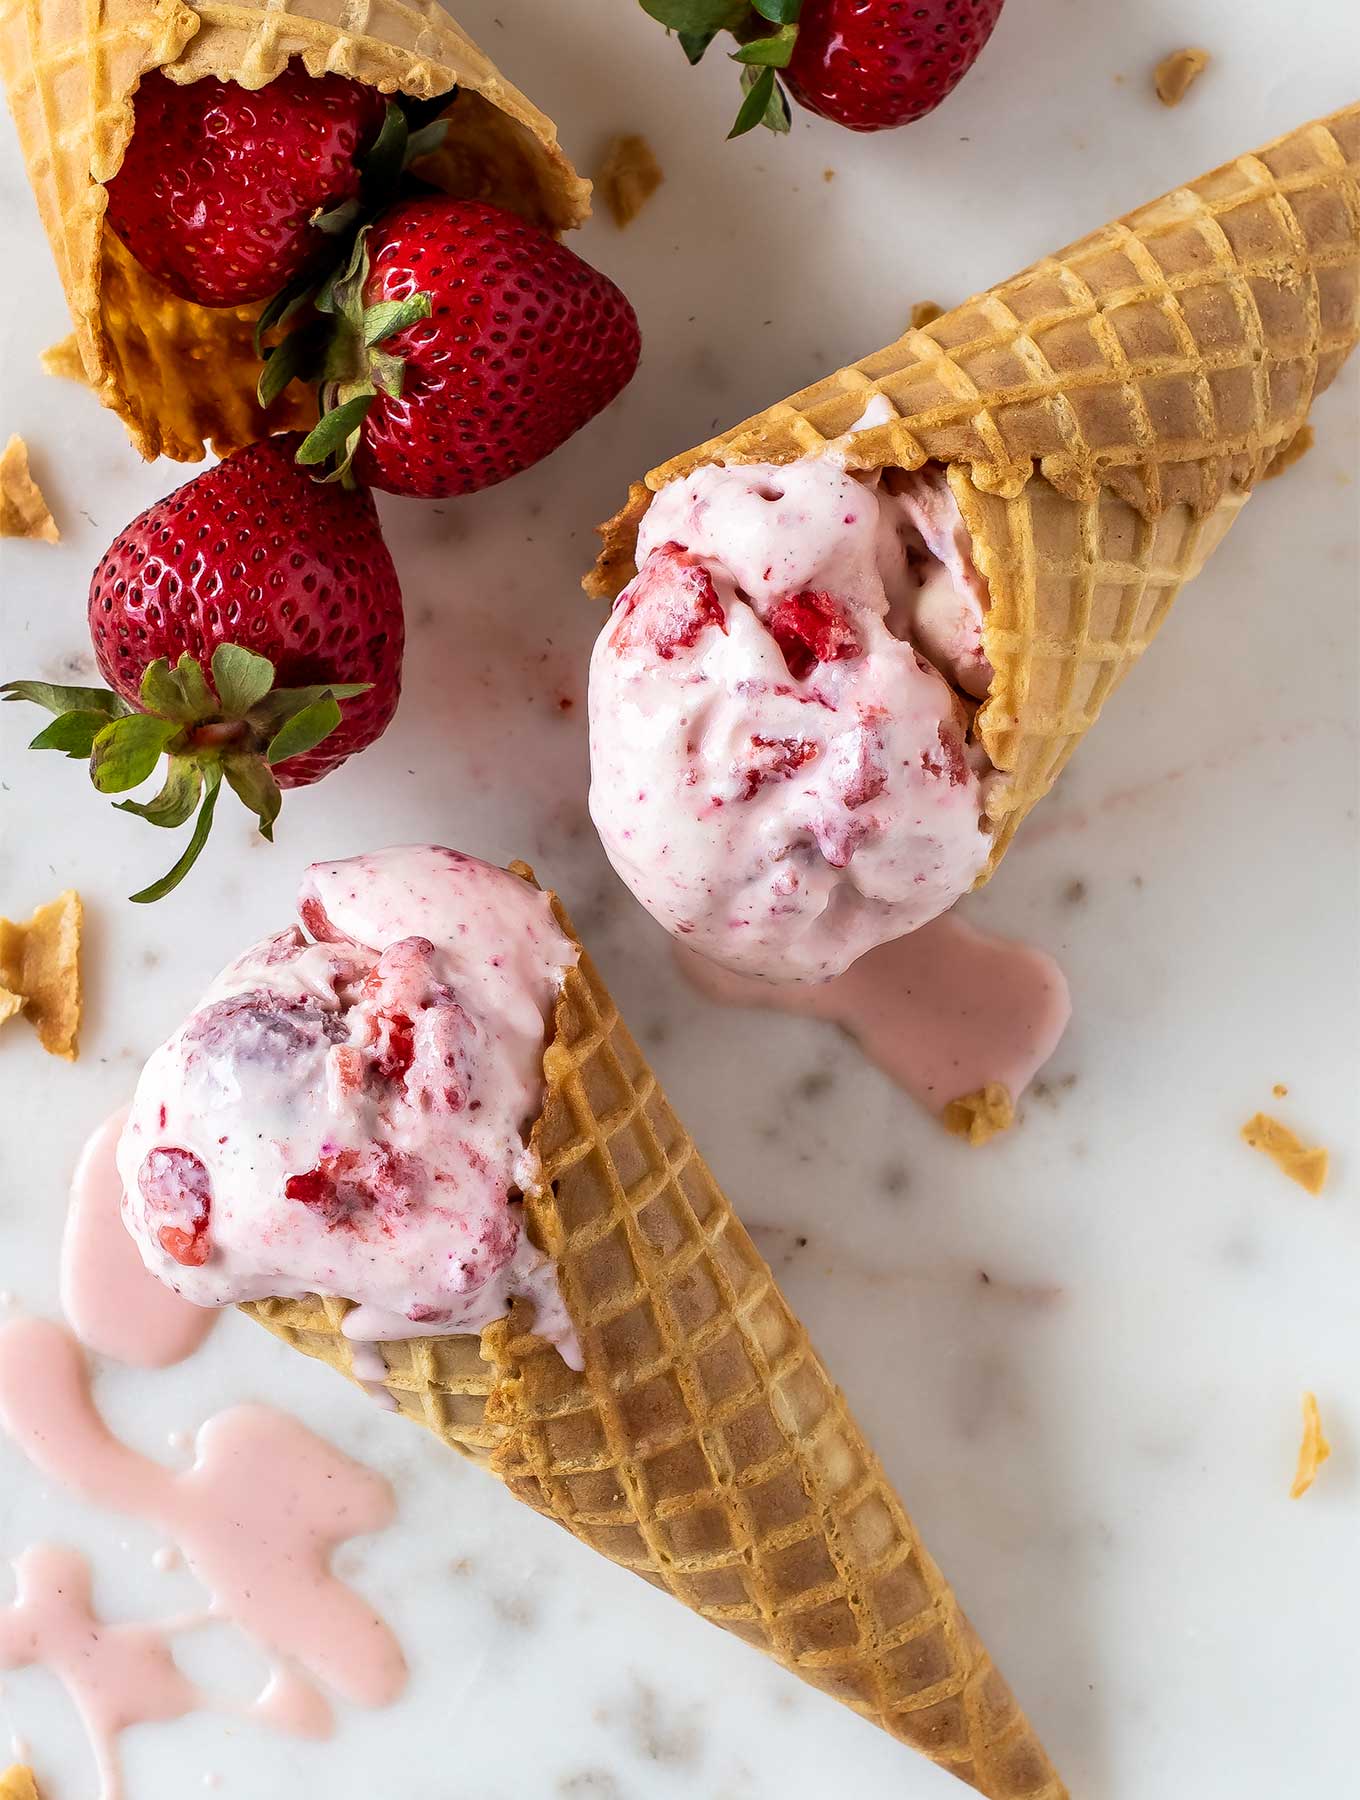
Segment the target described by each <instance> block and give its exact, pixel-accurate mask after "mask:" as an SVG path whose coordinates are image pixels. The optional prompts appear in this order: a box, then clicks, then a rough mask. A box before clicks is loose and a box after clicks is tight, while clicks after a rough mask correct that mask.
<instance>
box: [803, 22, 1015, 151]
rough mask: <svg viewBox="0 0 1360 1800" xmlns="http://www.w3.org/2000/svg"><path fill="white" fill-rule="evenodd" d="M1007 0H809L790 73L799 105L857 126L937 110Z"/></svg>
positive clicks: (906, 120) (876, 126)
mask: <svg viewBox="0 0 1360 1800" xmlns="http://www.w3.org/2000/svg"><path fill="white" fill-rule="evenodd" d="M1002 5H1003V0H804V3H803V9H802V11H801V13H800V14H799V16H798V36H797V39H796V41H795V43H794V46H793V54H792V56H791V57H790V58H789V62H788V66H787V67H786V68H785V70H784V79H785V81H786V82H787V83H788V88H789V92H790V93H791V94H792V95H793V97H794V99H795V100H797V101H798V103H799V105H800V106H806V107H807V108H808V109H809V110H810V111H811V112H815V113H821V114H822V116H823V117H824V118H827V119H834V120H835V121H836V123H837V124H838V125H848V126H849V127H850V129H851V130H852V131H882V130H884V129H885V128H886V127H888V126H892V125H909V124H910V123H911V121H912V120H913V119H919V118H922V117H924V115H925V114H926V113H928V112H933V111H934V110H935V108H936V107H937V106H938V105H939V104H940V102H941V100H943V99H944V98H945V96H946V95H947V94H950V93H952V92H953V90H954V88H955V87H956V86H957V85H958V83H959V82H960V81H961V80H962V79H963V77H964V76H965V75H966V74H967V73H968V71H969V69H971V68H972V66H973V64H974V63H975V62H976V61H977V58H978V54H979V52H980V51H981V49H982V47H983V45H984V44H985V43H986V42H987V39H988V38H989V37H990V36H991V35H992V28H993V26H994V25H995V24H996V21H997V19H998V18H999V17H1000V14H1001V8H1002Z"/></svg>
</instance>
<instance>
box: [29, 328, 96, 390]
mask: <svg viewBox="0 0 1360 1800" xmlns="http://www.w3.org/2000/svg"><path fill="white" fill-rule="evenodd" d="M38 361H39V362H40V363H41V364H42V366H43V373H44V374H45V375H55V376H57V377H58V378H59V379H60V380H62V381H78V382H80V384H81V386H82V387H88V386H89V385H90V378H89V376H88V375H87V374H86V373H85V364H84V363H83V362H82V361H81V360H80V349H79V346H78V345H77V343H76V334H75V332H74V331H71V332H68V333H67V335H66V336H65V337H64V338H63V339H62V340H61V342H60V343H59V344H49V346H48V347H47V349H46V350H44V351H43V352H42V354H41V355H40V356H39V358H38Z"/></svg>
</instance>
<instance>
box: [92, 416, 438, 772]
mask: <svg viewBox="0 0 1360 1800" xmlns="http://www.w3.org/2000/svg"><path fill="white" fill-rule="evenodd" d="M298 441H299V440H298V438H297V436H296V435H295V434H291V433H290V434H288V435H285V436H283V437H276V438H266V439H265V440H264V441H262V442H261V443H259V444H255V445H253V446H252V447H251V448H250V449H249V450H243V451H240V452H238V453H237V455H235V456H234V457H231V458H229V459H228V461H226V462H224V463H221V464H219V465H218V466H217V467H216V468H215V469H209V470H208V471H207V472H206V473H205V474H203V475H198V476H196V477H195V478H194V479H193V480H192V481H190V482H186V483H185V485H184V486H183V487H181V488H177V489H176V490H175V492H174V493H173V494H169V495H167V496H166V498H165V499H164V500H160V501H157V503H156V504H155V505H154V506H151V507H148V509H147V510H146V511H145V512H144V513H142V514H141V516H140V517H139V518H136V519H134V520H133V522H132V523H131V524H130V525H129V526H128V527H127V529H126V530H125V531H122V532H120V533H119V535H118V537H117V538H116V539H115V540H114V542H113V544H112V545H111V546H110V547H109V550H108V552H107V553H106V555H105V556H104V558H103V560H102V561H101V562H100V564H99V566H98V568H97V569H96V570H95V572H94V578H93V580H92V582H91V584H90V609H89V619H90V638H91V641H92V642H93V644H94V651H95V659H96V661H97V662H98V664H99V672H100V674H101V675H102V676H103V677H104V679H105V680H106V681H107V682H108V684H109V686H110V687H111V688H113V690H114V691H115V693H117V694H119V695H120V696H121V697H122V698H123V699H124V700H126V701H127V702H128V704H129V705H133V706H135V705H138V704H139V703H140V695H141V684H142V677H143V674H144V672H145V669H146V666H147V664H148V663H150V662H153V661H154V660H155V659H156V658H157V657H165V658H166V659H167V661H169V662H170V663H174V662H176V661H177V659H178V658H179V657H180V656H181V655H185V654H187V655H189V656H192V657H193V658H194V660H195V661H196V662H198V663H199V664H200V665H201V666H202V667H204V668H206V667H207V666H208V665H209V663H210V662H211V660H212V656H213V652H214V651H215V650H216V649H217V648H218V646H219V645H221V644H240V645H242V646H243V647H244V648H245V649H247V650H252V651H254V652H255V653H256V654H257V655H259V656H266V657H268V658H269V660H270V661H271V662H272V663H273V665H274V669H275V674H276V679H277V681H278V683H279V685H280V686H286V687H290V688H291V687H310V686H314V685H315V686H324V685H326V684H327V683H331V682H341V681H343V682H360V681H362V682H368V683H371V684H372V685H371V686H370V687H369V689H368V692H367V693H364V694H360V695H358V696H356V697H355V698H354V699H352V700H347V701H346V702H345V706H344V715H343V719H342V722H341V724H340V725H339V726H338V727H337V728H336V729H335V731H333V732H332V733H331V735H330V736H329V737H327V738H326V739H325V740H324V741H323V742H322V743H321V744H320V745H319V746H318V747H317V748H316V749H315V750H312V751H311V752H309V753H306V754H303V755H299V756H294V757H290V758H289V759H288V760H287V761H286V762H283V763H281V764H280V765H279V766H278V768H277V770H276V771H275V774H276V778H277V780H278V783H279V786H280V787H305V786H307V785H308V784H309V783H311V782H313V781H319V780H320V779H321V778H322V776H323V775H328V774H329V773H330V772H331V771H332V770H333V769H337V768H339V766H340V764H341V763H342V762H344V761H345V759H346V758H347V757H349V756H352V755H353V754H354V753H355V751H357V750H362V749H363V748H364V747H365V746H366V745H368V744H371V743H372V742H373V741H374V739H375V738H378V737H381V735H382V733H383V732H384V731H385V730H386V729H387V727H388V725H389V724H390V723H391V720H392V716H393V714H394V713H395V712H396V710H397V701H398V699H399V698H400V695H401V661H402V650H403V647H404V643H405V624H404V620H403V617H402V607H401V587H400V584H399V583H398V580H397V571H396V568H395V566H394V565H393V562H392V558H391V556H390V555H389V554H388V550H387V546H386V544H385V543H384V542H383V538H382V532H381V529H380V527H379V524H378V514H377V509H376V508H375V506H374V504H373V498H372V496H371V495H370V494H368V493H366V492H364V491H363V490H347V489H345V488H342V487H340V486H338V485H336V486H323V485H322V484H320V483H318V482H315V481H313V480H312V478H311V476H310V475H308V474H306V473H305V471H303V470H301V469H299V468H298V467H297V465H296V464H295V463H294V461H293V452H294V451H295V450H296V448H297V444H298Z"/></svg>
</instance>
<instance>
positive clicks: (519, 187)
mask: <svg viewBox="0 0 1360 1800" xmlns="http://www.w3.org/2000/svg"><path fill="white" fill-rule="evenodd" d="M292 57H299V58H301V60H302V61H303V63H304V64H305V66H306V68H307V70H308V72H309V73H310V74H312V75H321V74H324V73H326V72H328V71H329V72H333V73H336V74H340V75H346V76H349V77H350V78H351V79H354V80H357V81H362V82H365V83H367V85H368V86H370V87H374V88H377V89H379V90H380V91H381V92H383V93H387V94H390V93H395V92H401V93H403V94H407V95H410V96H411V97H412V98H413V99H417V100H430V99H434V98H436V97H437V96H439V95H442V94H454V95H456V98H454V99H453V100H452V102H451V106H450V110H449V120H450V125H449V133H448V137H447V139H446V141H445V143H444V146H443V148H442V149H441V150H439V151H438V152H437V154H436V155H435V156H432V157H430V158H427V159H426V160H425V161H424V162H422V163H421V165H420V173H421V174H422V176H424V177H426V178H427V179H429V180H432V181H434V182H435V183H437V184H438V185H439V186H441V187H444V188H446V189H448V191H449V192H451V193H454V194H462V195H468V196H473V195H475V196H476V197H478V198H480V199H484V200H490V201H493V202H495V203H497V204H499V205H502V206H507V207H509V208H510V209H511V210H512V211H515V212H518V213H520V214H521V215H523V216H524V217H525V218H527V219H530V220H532V221H533V222H534V223H536V224H540V225H543V226H545V227H547V228H548V229H550V230H554V231H560V230H565V229H567V228H568V227H570V226H573V225H578V224H579V223H580V222H581V220H582V219H583V218H584V217H585V216H586V214H587V212H588V211H589V194H590V186H589V183H588V182H585V181H582V180H581V179H580V177H578V176H577V174H576V172H575V170H574V169H573V168H572V166H571V163H570V162H569V161H568V160H567V158H566V156H565V155H564V154H563V152H562V150H561V149H560V148H559V146H558V143H557V129H556V127H555V126H554V124H553V122H552V120H551V119H549V118H547V117H546V116H545V115H544V114H543V113H541V112H540V111H539V110H538V109H537V107H535V106H533V105H532V104H531V103H530V102H529V101H528V100H527V99H526V98H525V97H524V95H523V94H521V93H520V92H519V91H518V89H516V88H514V87H512V86H511V85H510V83H509V82H508V81H507V80H506V79H505V78H504V76H503V75H502V74H501V72H500V70H499V69H498V68H497V67H496V65H495V63H493V62H492V61H491V60H490V58H489V57H487V56H484V55H483V54H482V52H481V51H480V50H479V49H478V48H477V46H476V45H475V44H474V43H473V42H472V40H471V39H470V38H469V37H468V36H467V35H466V33H465V32H463V31H462V30H461V28H460V27H459V26H458V25H457V24H456V23H455V22H454V21H453V19H451V18H450V17H449V15H448V14H447V13H446V12H445V11H444V9H443V8H442V6H440V5H439V4H438V0H384V4H383V5H382V6H381V7H359V8H355V7H353V6H351V5H349V4H347V0H237V3H235V4H231V5H226V4H222V3H221V0H202V4H199V5H189V4H186V0H89V4H88V5H86V6H84V7H82V8H80V9H79V11H78V12H76V11H73V10H72V9H70V8H66V7H61V6H57V5H55V4H47V3H46V0H43V3H41V4H39V0H27V3H25V0H6V3H5V4H0V78H2V79H3V81H4V84H5V88H6V90H7V93H8V97H9V104H10V109H11V111H12V112H13V114H14V120H15V124H16V126H17V127H18V132H19V141H20V144H21V146H22V148H23V153H24V159H25V161H26V163H27V165H28V175H29V180H30V182H31V183H32V186H33V191H34V194H35V195H36V197H37V201H38V210H39V212H40V213H41V215H42V220H43V224H44V226H45V227H46V230H47V235H48V239H49V241H50V243H51V245H52V253H53V256H54V257H55V259H56V263H57V270H58V273H59V274H60V276H61V281H62V286H63V287H64V289H65V291H66V301H67V305H68V306H69V307H70V310H71V319H72V323H73V324H74V326H75V335H76V341H77V344H78V346H79V350H80V356H81V360H82V363H83V365H84V368H85V372H86V375H87V377H88V379H89V382H90V385H91V386H92V387H93V388H94V389H95V391H96V393H97V394H98V395H99V398H100V400H101V401H102V402H103V403H104V405H106V406H111V407H112V408H113V409H114V411H115V412H117V413H118V414H119V416H120V417H121V418H122V419H123V421H124V423H125V424H126V425H127V428H128V431H129V434H130V435H131V438H132V441H133V443H134V444H135V445H136V447H137V449H138V450H140V451H141V453H142V455H143V456H146V457H153V456H157V455H164V456H172V457H175V458H177V459H179V460H181V461H197V460H198V459H199V458H200V457H201V456H202V455H203V451H204V446H205V445H208V444H211V445H212V447H213V448H214V449H215V450H217V451H219V452H221V453H223V454H225V453H226V452H227V451H230V450H234V449H239V448H240V446H241V445H243V444H247V443H250V442H253V441H254V440H255V439H256V438H258V437H261V436H263V435H264V434H265V433H266V432H267V431H271V430H273V431H282V430H286V429H291V428H293V427H297V426H302V425H307V424H309V423H311V422H313V421H314V419H315V413H314V411H309V409H310V408H311V400H310V398H309V397H308V396H307V395H305V394H302V393H301V392H299V393H297V394H296V395H292V394H290V395H289V396H288V397H286V398H285V399H284V400H281V401H280V402H279V403H278V404H277V405H276V406H275V408H273V409H272V410H271V412H270V414H269V417H268V421H267V422H266V419H265V417H264V415H263V413H262V412H261V409H260V407H259V403H258V401H257V399H256V395H255V384H256V379H257V377H258V375H259V364H258V362H257V360H256V358H255V355H254V351H253V348H252V344H251V336H252V332H253V329H254V320H255V316H256V314H257V313H258V311H259V308H258V307H247V308H237V309H230V308H228V309H220V310H219V309H207V308H204V307H200V306H194V305H192V304H190V303H189V302H187V301H184V300H180V299H177V298H176V297H175V296H174V295H173V294H171V293H169V292H168V291H167V290H166V289H165V288H163V287H162V286H161V285H160V284H159V282H157V281H156V280H155V278H154V277H153V276H151V275H149V274H147V272H146V271H145V270H144V269H143V268H142V267H141V266H140V265H139V264H138V263H137V262H136V261H135V260H134V258H133V257H132V256H131V255H130V254H129V252H128V251H127V250H125V249H124V247H123V245H122V244H121V243H120V242H119V241H118V239H117V238H116V237H115V236H114V235H113V232H112V231H111V230H109V229H108V228H107V227H106V225H105V221H104V213H105V207H106V202H107V196H106V194H105V189H104V183H105V182H108V181H110V180H112V178H113V176H114V175H115V174H116V173H117V171H118V168H119V165H120V164H121V162H122V160H123V155H124V152H125V151H126V149H127V145H128V140H129V138H130V137H131V135H132V128H133V97H134V95H135V94H136V91H137V85H138V82H139V81H140V80H141V78H142V76H143V75H145V74H147V73H148V72H149V71H150V70H152V69H158V68H159V69H163V70H164V71H165V73H166V75H167V76H168V78H169V79H170V80H172V81H179V82H191V81H197V80H200V79H201V78H202V77H204V76H206V75H215V76H217V77H219V78H220V79H222V80H229V81H236V82H239V83H240V84H241V85H242V86H243V87H247V88H260V87H263V86H265V85H266V84H267V83H268V82H270V81H272V80H273V79H274V77H275V76H277V75H278V74H279V73H280V71H281V70H282V69H283V67H284V65H285V64H286V63H287V62H288V61H289V59H290V58H292Z"/></svg>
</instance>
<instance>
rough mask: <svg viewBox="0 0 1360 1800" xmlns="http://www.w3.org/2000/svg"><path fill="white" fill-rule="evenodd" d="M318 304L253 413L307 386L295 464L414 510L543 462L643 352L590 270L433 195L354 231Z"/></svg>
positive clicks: (523, 228)
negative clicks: (417, 500) (304, 426)
mask: <svg viewBox="0 0 1360 1800" xmlns="http://www.w3.org/2000/svg"><path fill="white" fill-rule="evenodd" d="M315 307H316V310H317V312H318V313H319V314H320V315H321V323H320V325H319V326H316V325H311V326H305V327H303V329H302V330H301V332H299V333H295V334H294V335H293V336H292V337H289V338H285V339H284V341H283V343H282V344H281V345H280V346H279V347H278V349H277V350H276V351H274V353H273V354H272V355H271V356H270V357H269V360H268V361H267V362H266V364H265V369H264V373H263V375H262V377H261V381H260V399H261V401H262V402H263V403H264V404H265V405H268V404H269V402H270V401H271V400H272V399H273V398H274V396H275V395H276V394H277V393H279V392H280V391H281V389H282V387H283V386H284V385H285V384H286V382H287V381H288V380H289V379H291V378H292V376H293V375H294V374H303V375H304V376H305V375H306V374H308V373H311V374H313V375H316V374H319V377H320V399H321V411H322V418H321V422H320V424H319V425H318V426H317V427H316V429H315V431H313V432H312V433H311V435H310V436H309V437H308V439H307V441H306V442H305V443H304V444H303V445H302V447H301V448H300V450H299V452H298V457H299V460H300V461H301V462H304V463H306V464H309V465H312V466H323V465H324V466H326V467H328V468H329V469H330V472H331V475H332V476H334V477H340V478H345V479H349V478H350V471H351V468H352V471H353V474H354V475H356V476H357V477H358V478H359V479H360V480H361V481H364V482H367V483H368V484H369V485H370V486H372V487H376V488H382V489H385V490H386V491H387V492H389V493H397V494H415V495H418V496H420V497H422V498H426V499H438V498H442V497H444V496H446V495H451V494H470V493H474V492H476V491H477V490H479V489H481V488H484V487H489V486H491V485H492V484H493V483H494V482H498V481H504V480H505V479H506V478H507V477H508V476H511V475H514V474H517V473H518V472H519V471H520V470H521V469H525V468H528V467H529V466H530V465H531V464H532V463H536V462H538V461H540V460H541V459H542V458H543V457H545V456H547V455H548V454H549V453H550V452H551V451H553V450H555V449H557V448H558V446H559V445H560V444H562V443H564V442H565V441H566V439H567V438H569V437H570V436H571V435H572V434H573V432H576V431H579V430H580V428H581V427H582V426H583V425H585V424H586V423H587V422H588V421H589V420H590V419H592V418H593V417H594V416H595V414H596V413H598V412H599V411H600V410H601V409H602V408H603V407H604V406H606V405H607V404H608V403H609V402H610V401H611V400H612V399H614V397H615V396H616V395H617V394H618V393H619V392H620V391H621V390H622V389H623V387H625V386H626V384H627V383H628V381H629V380H630V379H631V378H632V374H633V371H634V369H635V368H636V367H637V362H638V355H639V350H640V338H639V334H638V324H637V317H636V315H635V313H634V312H633V309H632V307H631V306H630V305H629V304H628V301H627V299H626V298H625V297H624V295H623V294H622V293H621V292H620V291H619V289H618V288H617V287H615V285H614V283H613V282H612V281H610V280H608V278H607V277H606V276H604V275H602V274H600V272H599V270H597V269H593V268H592V267H591V266H590V264H589V263H587V262H584V261H583V260H582V259H581V258H580V257H579V256H577V255H576V254H575V252H574V251H572V250H569V249H568V248H567V247H566V245H565V244H560V243H558V242H557V240H556V239H555V238H553V237H552V236H550V235H549V233H547V232H546V231H543V230H541V229H540V228H539V227H538V226H536V225H531V224H529V223H527V222H526V221H525V220H523V219H521V218H519V217H518V216H517V215H516V214H514V213H511V212H507V211H506V210H505V209H504V208H503V207H499V206H492V205H489V204H487V203H486V202H485V201H481V200H454V199H451V198H450V197H449V196H448V195H446V194H436V193H424V194H415V195H412V196H410V197H408V198H406V199H403V200H398V201H397V202H396V203H395V204H394V205H392V206H390V207H388V208H387V209H386V210H385V211H384V212H382V213H380V214H379V216H378V218H377V219H376V221H375V222H374V223H373V224H371V225H367V226H363V227H361V229H360V230H359V232H358V234H357V236H356V238H355V240H354V243H353V246H352V248H351V251H350V254H349V257H348V259H347V261H346V263H345V265H344V267H343V268H342V269H341V270H340V272H339V274H338V275H337V276H336V277H335V278H333V279H332V280H330V281H328V282H327V283H326V284H325V285H324V286H323V287H322V288H321V290H320V291H319V292H318V293H317V294H316V295H315ZM318 330H319V331H320V334H321V336H320V340H319V343H318V338H317V335H316V334H317V332H318ZM318 354H319V358H320V367H319V370H318V369H317V368H316V367H315V366H314V365H315V359H316V358H317V356H318Z"/></svg>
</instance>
